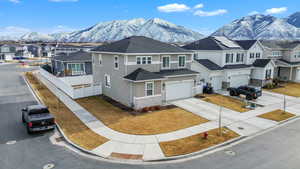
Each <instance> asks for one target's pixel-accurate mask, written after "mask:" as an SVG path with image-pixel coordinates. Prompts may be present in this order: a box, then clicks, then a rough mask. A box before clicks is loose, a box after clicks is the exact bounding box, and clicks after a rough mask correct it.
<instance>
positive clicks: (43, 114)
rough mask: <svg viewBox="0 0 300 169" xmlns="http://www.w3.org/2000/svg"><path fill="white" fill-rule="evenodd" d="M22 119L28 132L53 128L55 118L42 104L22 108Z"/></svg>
mask: <svg viewBox="0 0 300 169" xmlns="http://www.w3.org/2000/svg"><path fill="white" fill-rule="evenodd" d="M22 121H23V123H25V124H26V127H27V132H28V134H31V133H33V132H38V131H44V130H53V129H55V120H54V117H53V115H52V114H50V112H49V110H48V108H47V107H46V106H44V105H32V106H28V107H26V108H23V109H22Z"/></svg>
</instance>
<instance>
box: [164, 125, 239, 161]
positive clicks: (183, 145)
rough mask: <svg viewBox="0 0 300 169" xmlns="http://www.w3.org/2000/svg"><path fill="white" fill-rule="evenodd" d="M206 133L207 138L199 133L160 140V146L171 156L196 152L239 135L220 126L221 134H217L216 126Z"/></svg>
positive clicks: (166, 154)
mask: <svg viewBox="0 0 300 169" xmlns="http://www.w3.org/2000/svg"><path fill="white" fill-rule="evenodd" d="M207 133H208V138H207V139H204V138H203V137H204V133H200V134H196V135H193V136H190V137H186V138H182V139H179V140H174V141H168V142H161V143H160V147H161V149H162V150H163V152H164V154H165V156H167V157H171V156H178V155H184V154H190V153H193V152H197V151H200V150H203V149H206V148H209V147H211V146H214V145H218V144H221V143H224V142H226V141H228V140H231V139H233V138H237V137H239V135H238V134H237V133H235V132H234V131H232V130H229V129H227V128H222V136H220V135H219V129H218V128H217V129H213V130H210V131H208V132H207Z"/></svg>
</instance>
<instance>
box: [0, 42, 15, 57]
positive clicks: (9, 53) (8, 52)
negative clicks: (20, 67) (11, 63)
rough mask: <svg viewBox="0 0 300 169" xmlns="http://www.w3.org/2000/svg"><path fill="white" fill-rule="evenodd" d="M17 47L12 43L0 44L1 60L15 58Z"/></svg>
mask: <svg viewBox="0 0 300 169" xmlns="http://www.w3.org/2000/svg"><path fill="white" fill-rule="evenodd" d="M15 53H16V48H15V47H14V46H13V45H10V44H3V45H0V60H13V58H14V57H15Z"/></svg>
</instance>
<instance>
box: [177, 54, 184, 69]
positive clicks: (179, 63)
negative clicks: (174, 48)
mask: <svg viewBox="0 0 300 169" xmlns="http://www.w3.org/2000/svg"><path fill="white" fill-rule="evenodd" d="M178 67H179V68H182V67H185V56H178Z"/></svg>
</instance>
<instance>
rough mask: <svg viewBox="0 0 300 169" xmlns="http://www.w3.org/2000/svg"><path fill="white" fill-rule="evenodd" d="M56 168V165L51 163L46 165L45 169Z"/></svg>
mask: <svg viewBox="0 0 300 169" xmlns="http://www.w3.org/2000/svg"><path fill="white" fill-rule="evenodd" d="M54 167H55V165H54V164H53V163H49V164H46V165H44V166H43V169H52V168H54Z"/></svg>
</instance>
